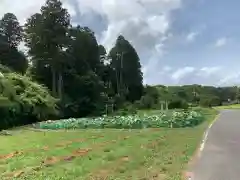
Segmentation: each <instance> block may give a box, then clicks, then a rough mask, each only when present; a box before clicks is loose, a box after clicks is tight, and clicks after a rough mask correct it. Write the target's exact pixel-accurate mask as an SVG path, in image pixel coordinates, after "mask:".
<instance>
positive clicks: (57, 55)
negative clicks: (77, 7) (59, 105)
mask: <svg viewBox="0 0 240 180" xmlns="http://www.w3.org/2000/svg"><path fill="white" fill-rule="evenodd" d="M69 26H70V15H69V13H68V12H67V10H66V9H64V8H63V7H62V3H61V2H60V1H59V0H47V1H46V4H45V5H44V6H42V7H41V13H37V14H34V15H33V16H31V18H29V19H28V21H27V23H26V25H25V32H26V37H25V42H26V45H27V46H28V47H29V55H30V56H31V57H32V61H33V65H34V66H35V67H34V68H35V69H36V68H38V67H39V68H41V69H44V68H47V69H48V71H50V72H51V73H50V74H51V75H50V77H47V78H50V79H52V82H51V83H50V84H51V89H52V93H53V94H54V96H58V97H60V98H61V97H62V88H63V86H64V85H63V77H62V76H63V69H64V62H63V61H64V57H65V56H66V53H65V49H66V46H67V43H68V36H67V33H68V28H69ZM38 73H40V74H39V75H40V77H41V76H43V77H44V74H43V73H44V71H43V72H42V71H41V70H39V71H38ZM35 76H38V75H35ZM46 84H47V83H46Z"/></svg>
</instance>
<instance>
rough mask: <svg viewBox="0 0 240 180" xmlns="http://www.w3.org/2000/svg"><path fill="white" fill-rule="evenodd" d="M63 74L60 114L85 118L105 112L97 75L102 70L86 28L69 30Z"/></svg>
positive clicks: (94, 40) (94, 41)
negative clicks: (64, 96) (62, 96)
mask: <svg viewBox="0 0 240 180" xmlns="http://www.w3.org/2000/svg"><path fill="white" fill-rule="evenodd" d="M69 39H70V41H69V44H68V47H67V50H66V54H68V55H69V56H68V57H66V59H67V62H68V63H67V64H66V68H65V70H64V76H63V77H64V79H65V80H66V81H65V84H64V92H65V95H66V96H67V99H64V102H63V104H64V111H65V115H66V116H70V115H71V116H74V117H80V116H86V115H89V114H92V113H94V114H98V113H101V112H102V111H103V110H104V109H103V108H105V102H106V98H107V97H106V93H105V87H104V84H103V82H102V79H101V78H102V77H101V71H102V70H103V68H104V66H103V64H102V63H101V60H100V51H99V46H98V44H97V41H96V38H95V36H94V34H93V32H92V31H91V30H90V29H89V28H86V27H80V26H77V27H73V28H71V29H70V30H69ZM69 87H72V88H69Z"/></svg>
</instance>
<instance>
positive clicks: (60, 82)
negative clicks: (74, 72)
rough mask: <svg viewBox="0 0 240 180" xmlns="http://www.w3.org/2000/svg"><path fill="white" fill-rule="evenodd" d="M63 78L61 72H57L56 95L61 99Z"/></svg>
mask: <svg viewBox="0 0 240 180" xmlns="http://www.w3.org/2000/svg"><path fill="white" fill-rule="evenodd" d="M62 89H63V78H62V74H61V73H58V97H59V98H60V99H62Z"/></svg>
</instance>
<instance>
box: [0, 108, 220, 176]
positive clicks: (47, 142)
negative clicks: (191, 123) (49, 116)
mask: <svg viewBox="0 0 240 180" xmlns="http://www.w3.org/2000/svg"><path fill="white" fill-rule="evenodd" d="M206 113H207V114H208V121H206V122H205V123H204V124H202V125H200V126H198V127H195V128H185V129H144V130H113V129H104V130H76V131H64V130H59V131H36V130H35V131H34V130H32V129H18V130H13V131H12V132H11V133H12V136H0V142H1V147H0V174H1V179H3V180H5V179H20V180H23V179H34V180H73V179H74V180H91V179H92V180H104V179H107V180H149V179H150V180H151V179H152V180H180V179H181V172H182V171H183V170H184V169H185V168H186V165H187V162H188V161H189V159H190V157H191V156H192V155H193V153H194V151H195V150H196V148H197V146H198V144H199V142H200V140H201V138H202V135H203V132H204V130H205V129H206V127H207V125H208V124H209V122H210V121H212V120H213V119H214V117H215V115H216V111H215V110H207V111H206Z"/></svg>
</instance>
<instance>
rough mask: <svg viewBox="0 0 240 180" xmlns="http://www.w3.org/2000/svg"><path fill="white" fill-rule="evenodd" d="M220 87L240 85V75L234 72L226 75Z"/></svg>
mask: <svg viewBox="0 0 240 180" xmlns="http://www.w3.org/2000/svg"><path fill="white" fill-rule="evenodd" d="M217 84H218V85H219V86H233V85H238V86H239V85H240V73H239V72H233V73H231V74H228V75H225V76H224V77H223V78H222V79H220V80H219V82H218V83H217Z"/></svg>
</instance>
